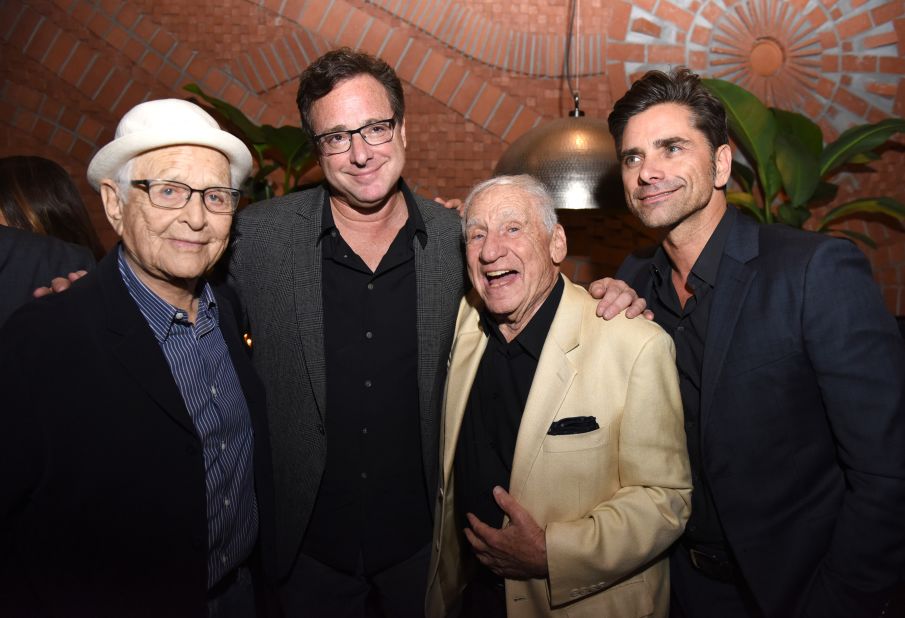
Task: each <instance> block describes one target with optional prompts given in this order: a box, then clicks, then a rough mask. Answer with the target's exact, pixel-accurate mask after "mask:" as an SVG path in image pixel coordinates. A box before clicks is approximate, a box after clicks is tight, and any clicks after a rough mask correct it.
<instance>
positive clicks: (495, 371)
mask: <svg viewBox="0 0 905 618" xmlns="http://www.w3.org/2000/svg"><path fill="white" fill-rule="evenodd" d="M564 287H565V286H564V284H563V279H562V277H558V278H557V282H556V285H555V287H554V288H553V290H552V291H551V292H550V295H549V296H548V297H547V298H546V300H545V301H544V303H543V304H542V305H541V307H540V309H538V310H537V313H535V314H534V316H533V317H532V318H531V321H530V322H528V324H527V325H526V326H525V328H524V330H523V331H522V332H521V333H519V335H518V336H517V337H516V338H515V339H513V340H512V341H510V342H507V341H506V339H505V338H504V337H503V335H502V333H500V327H499V325H498V324H497V323H496V321H495V320H494V319H493V317H492V316H491V315H489V314H488V313H487V312H486V311H482V312H481V322H482V324H483V327H484V330H485V332H487V333H488V340H487V348H486V349H485V350H484V355H483V356H482V357H481V363H480V365H479V366H478V372H477V374H475V379H474V384H473V385H472V387H471V393H470V394H469V396H468V404H467V406H466V408H465V415H464V417H463V418H462V428H461V429H460V431H459V442H458V444H457V445H456V458H455V464H454V465H455V495H456V519H457V522H458V525H459V526H460V528H465V527H469V524H468V520H467V519H466V517H465V514H466V513H472V514H474V515H476V516H477V517H478V519H480V520H481V521H483V522H484V523H485V524H488V525H490V526H493V527H495V528H499V527H500V526H502V525H503V511H502V510H501V509H500V507H499V506H497V503H496V500H494V498H493V488H494V486H496V485H499V486H500V487H503V488H504V489H506V490H507V491H508V490H509V477H510V475H511V473H512V458H513V456H514V455H515V443H516V439H517V438H518V429H519V425H520V424H521V422H522V412H523V411H524V409H525V403H526V402H527V401H528V393H529V392H530V390H531V383H532V382H533V381H534V372H535V371H537V362H538V360H540V355H541V350H543V348H544V342H545V341H546V340H547V333H549V331H550V325H551V324H552V323H553V317H554V316H555V315H556V309H557V308H558V307H559V301H560V300H561V299H562V293H563V289H564ZM482 575H485V576H486V574H482Z"/></svg>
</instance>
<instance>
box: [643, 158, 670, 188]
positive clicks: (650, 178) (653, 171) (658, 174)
mask: <svg viewBox="0 0 905 618" xmlns="http://www.w3.org/2000/svg"><path fill="white" fill-rule="evenodd" d="M638 176H639V178H640V179H641V181H642V182H644V183H646V184H653V183H655V182H658V181H660V180H662V179H663V178H664V172H663V168H662V166H661V165H660V164H659V162H658V161H657V159H656V158H652V157H645V158H644V160H642V161H641V167H640V169H639V170H638Z"/></svg>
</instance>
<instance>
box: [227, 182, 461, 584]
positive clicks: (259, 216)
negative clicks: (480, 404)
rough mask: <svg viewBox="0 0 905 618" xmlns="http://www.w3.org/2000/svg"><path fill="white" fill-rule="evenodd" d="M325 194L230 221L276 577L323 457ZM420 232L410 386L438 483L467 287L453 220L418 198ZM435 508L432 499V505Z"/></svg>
mask: <svg viewBox="0 0 905 618" xmlns="http://www.w3.org/2000/svg"><path fill="white" fill-rule="evenodd" d="M325 192H326V190H325V188H324V187H323V186H318V187H316V188H313V189H308V190H306V191H302V192H299V193H292V194H290V195H286V196H283V197H279V198H275V199H272V200H267V201H264V202H260V203H257V204H254V205H252V206H249V207H248V208H246V209H244V210H243V211H242V212H241V213H240V214H239V216H238V217H237V219H236V229H235V234H234V240H233V244H232V247H231V255H230V261H229V281H230V283H231V285H232V286H233V287H234V288H235V290H236V292H237V293H238V295H239V297H240V299H241V304H242V310H243V312H244V318H245V320H246V325H247V328H248V330H249V332H250V334H251V336H252V338H253V343H254V346H253V352H252V360H253V363H254V366H255V368H256V369H257V370H258V373H259V374H260V376H261V379H262V381H263V382H264V385H265V387H266V392H267V410H268V417H269V425H270V436H271V448H272V453H273V475H274V493H275V513H274V517H273V521H269V520H270V518H269V517H268V516H267V515H266V514H262V518H261V519H262V520H261V546H262V550H263V552H264V555H263V557H264V561H265V564H267V565H268V567H269V570H270V571H271V573H272V574H273V575H276V576H278V577H281V576H283V575H285V574H286V573H287V572H288V571H289V569H290V568H291V566H292V563H293V561H294V559H295V556H296V554H297V552H298V549H299V547H300V546H301V542H302V537H303V535H304V532H305V529H306V527H307V525H308V520H309V518H310V516H311V511H312V509H313V507H314V501H315V498H316V496H317V491H318V487H319V485H320V481H321V476H322V474H323V471H324V463H325V460H326V436H325V435H324V426H325V425H324V420H325V415H326V414H327V410H326V405H325V404H326V401H325V398H326V366H325V360H324V358H325V357H324V323H323V303H322V298H321V294H322V288H321V246H320V243H318V236H319V234H320V231H321V215H322V211H323V204H324V199H325ZM415 199H416V202H417V205H418V209H419V211H420V213H421V216H422V217H423V219H424V224H425V227H426V228H427V236H428V240H427V243H426V245H425V246H424V247H423V248H422V246H421V243H420V242H418V241H417V239H415V240H414V241H413V246H414V249H415V276H416V281H417V294H418V313H417V315H418V326H417V328H418V387H419V397H420V415H421V445H422V458H423V465H424V477H425V482H426V483H427V487H428V489H429V492H428V494H429V496H430V497H431V498H432V499H433V495H434V492H435V490H436V486H437V469H438V462H439V454H438V450H437V449H438V443H439V427H440V412H441V409H442V397H443V386H444V382H445V380H446V366H447V361H448V357H449V349H450V345H451V343H452V337H453V331H454V328H455V319H456V312H457V310H458V305H459V300H460V299H461V297H462V294H463V291H464V288H465V269H464V261H463V259H462V232H461V224H460V222H459V217H458V215H457V213H456V211H454V210H447V209H445V208H443V207H442V206H440V205H438V204H436V203H435V202H433V201H430V200H426V199H423V198H421V197H418V196H416V198H415ZM431 504H433V502H431Z"/></svg>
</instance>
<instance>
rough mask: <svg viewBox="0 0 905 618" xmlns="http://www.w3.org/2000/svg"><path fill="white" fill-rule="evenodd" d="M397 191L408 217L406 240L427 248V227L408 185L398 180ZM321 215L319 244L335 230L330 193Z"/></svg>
mask: <svg viewBox="0 0 905 618" xmlns="http://www.w3.org/2000/svg"><path fill="white" fill-rule="evenodd" d="M398 189H399V191H400V192H401V193H402V197H403V199H405V206H406V209H407V210H408V217H407V218H406V220H405V225H404V226H403V230H405V235H406V238H413V237H415V236H417V237H418V240H419V241H420V242H421V248H422V249H423V248H424V247H426V246H427V227H425V225H424V218H423V217H422V216H421V211H420V210H418V202H417V201H416V200H415V194H414V193H412V192H411V190H410V189H409V188H408V185H407V184H405V181H404V180H403V179H401V178H400V179H399V184H398ZM322 208H323V214H322V215H321V231H320V234H318V237H317V240H318V242H320V241H321V240H322V239H323V238H324V237H325V236H327V235H329V234H331V233H332V232H333V231H334V230H336V222H335V221H334V220H333V210H332V209H331V208H330V191H329V190H327V191H326V192H325V195H324V204H323V206H322Z"/></svg>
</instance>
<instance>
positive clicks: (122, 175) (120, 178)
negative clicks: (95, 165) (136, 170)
mask: <svg viewBox="0 0 905 618" xmlns="http://www.w3.org/2000/svg"><path fill="white" fill-rule="evenodd" d="M133 161H135V158H134V157H133V158H131V159H129V160H128V161H126V162H125V163H123V164H122V165H121V166H120V168H119V169H118V170H116V174H114V175H113V182H115V183H116V192H117V193H118V194H119V199H120V200H122V202H123V203H124V204H125V203H126V196H127V195H129V190H130V189H131V188H132V162H133Z"/></svg>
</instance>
